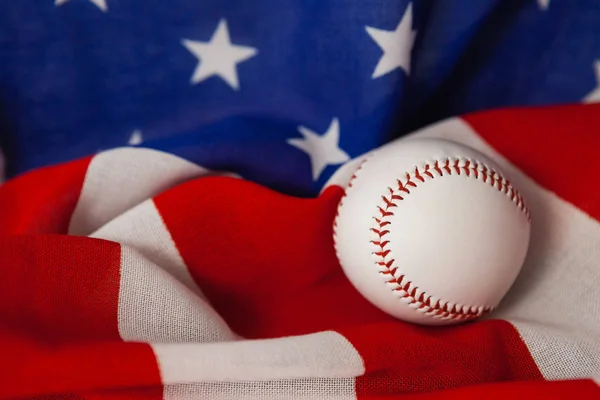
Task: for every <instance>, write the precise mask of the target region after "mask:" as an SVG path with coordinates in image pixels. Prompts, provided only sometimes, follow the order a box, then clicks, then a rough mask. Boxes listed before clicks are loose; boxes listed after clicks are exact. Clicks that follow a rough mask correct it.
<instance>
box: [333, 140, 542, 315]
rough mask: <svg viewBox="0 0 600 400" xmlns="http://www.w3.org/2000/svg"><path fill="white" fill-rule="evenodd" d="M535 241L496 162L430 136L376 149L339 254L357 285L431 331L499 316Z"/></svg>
mask: <svg viewBox="0 0 600 400" xmlns="http://www.w3.org/2000/svg"><path fill="white" fill-rule="evenodd" d="M529 237H530V216H529V211H528V209H527V206H526V204H525V202H524V200H523V198H522V196H521V194H520V193H519V192H518V190H517V188H515V187H514V186H513V184H512V183H511V182H510V181H509V180H508V177H507V176H506V175H505V173H504V172H502V171H501V170H500V168H499V167H498V165H496V163H494V162H493V161H492V160H491V159H489V158H488V157H486V156H484V155H483V154H481V153H480V152H478V151H476V150H474V149H472V148H470V147H467V146H464V145H461V144H458V143H455V142H451V141H447V140H442V139H429V138H428V139H423V138H421V139H417V138H415V139H408V140H405V141H402V142H401V143H394V144H393V145H390V146H383V147H381V148H380V149H378V150H375V151H373V152H371V153H369V154H368V156H367V157H365V158H364V159H363V161H362V163H361V164H360V165H359V166H358V167H357V169H356V170H355V172H354V175H353V177H352V179H351V180H350V182H349V183H348V185H347V187H346V190H345V194H344V196H343V198H342V200H341V201H340V203H339V205H338V210H337V215H336V218H335V223H334V243H335V250H336V254H337V257H338V260H339V262H340V264H341V266H342V269H343V271H344V273H345V275H346V276H347V278H348V279H349V281H350V282H351V283H352V284H353V285H354V287H355V288H356V289H357V290H358V291H359V292H360V293H361V294H362V296H364V297H365V298H366V299H367V300H368V301H370V302H371V303H372V304H374V305H375V306H376V307H378V308H380V309H381V310H383V311H385V312H387V313H388V314H390V315H392V316H394V317H396V318H399V319H401V320H404V321H408V322H412V323H417V324H424V325H447V324H456V323H460V322H465V321H469V320H473V319H476V318H479V317H481V316H483V315H486V314H488V313H490V312H491V311H493V310H494V309H495V308H496V307H497V306H498V304H499V303H500V301H501V300H502V298H503V297H504V296H505V295H506V293H507V292H508V290H509V289H510V287H511V286H512V284H513V283H514V281H515V279H516V278H517V276H518V274H519V272H520V270H521V267H522V265H523V263H524V260H525V256H526V254H527V249H528V246H529Z"/></svg>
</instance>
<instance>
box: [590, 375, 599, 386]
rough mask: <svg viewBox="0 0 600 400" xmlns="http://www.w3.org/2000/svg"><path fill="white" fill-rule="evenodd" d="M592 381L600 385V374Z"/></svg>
mask: <svg viewBox="0 0 600 400" xmlns="http://www.w3.org/2000/svg"><path fill="white" fill-rule="evenodd" d="M592 381H593V382H594V383H595V384H596V385H598V386H599V387H600V375H599V376H598V377H596V378H594V379H592Z"/></svg>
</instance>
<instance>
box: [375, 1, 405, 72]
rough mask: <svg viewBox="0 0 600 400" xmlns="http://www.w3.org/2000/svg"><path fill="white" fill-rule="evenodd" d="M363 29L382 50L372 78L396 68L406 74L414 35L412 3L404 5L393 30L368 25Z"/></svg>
mask: <svg viewBox="0 0 600 400" xmlns="http://www.w3.org/2000/svg"><path fill="white" fill-rule="evenodd" d="M365 29H366V30H367V33H368V34H369V35H370V36H371V38H372V39H373V40H374V41H375V42H376V43H377V44H378V45H379V47H380V48H381V50H383V55H382V56H381V58H380V59H379V62H378V63H377V66H376V67H375V71H373V75H372V77H373V79H374V78H378V77H380V76H382V75H385V74H387V73H388V72H391V71H393V70H395V69H396V68H402V69H403V70H404V71H405V72H406V73H407V74H408V73H409V72H410V53H411V50H412V47H413V44H414V42H415V36H416V32H415V31H413V30H412V4H409V5H408V7H406V11H405V12H404V15H403V16H402V20H401V21H400V23H399V24H398V26H397V27H396V29H395V30H393V31H385V30H382V29H377V28H373V27H370V26H367V27H365Z"/></svg>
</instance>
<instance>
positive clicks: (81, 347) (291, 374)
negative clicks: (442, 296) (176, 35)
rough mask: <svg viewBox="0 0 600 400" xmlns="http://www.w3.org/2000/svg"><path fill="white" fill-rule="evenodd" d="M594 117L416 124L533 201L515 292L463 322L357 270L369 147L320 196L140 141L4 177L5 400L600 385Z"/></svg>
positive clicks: (402, 395)
mask: <svg viewBox="0 0 600 400" xmlns="http://www.w3.org/2000/svg"><path fill="white" fill-rule="evenodd" d="M599 128H600V105H585V106H584V105H574V106H560V107H552V108H540V109H514V110H497V111H488V112H484V113H478V114H472V115H466V116H463V117H461V118H452V119H448V120H445V121H442V122H440V123H438V124H435V125H431V126H429V127H427V128H425V129H422V130H419V131H417V132H414V133H413V134H412V135H410V136H409V137H411V136H421V137H443V138H447V139H451V140H455V141H458V142H461V143H464V144H467V145H469V146H472V147H474V148H476V149H478V150H480V151H482V152H484V153H485V154H487V155H488V156H490V157H492V158H493V159H494V160H495V161H496V162H497V163H499V164H500V165H501V166H502V167H503V168H504V169H505V170H506V171H507V172H508V173H509V175H510V176H511V177H512V178H513V181H514V182H515V184H516V185H517V186H518V187H519V188H521V191H522V193H523V196H524V197H525V198H526V199H527V201H528V204H529V208H530V211H531V215H532V240H531V247H530V250H529V254H528V258H527V261H526V264H525V266H524V268H523V270H522V272H521V274H520V276H519V277H518V279H517V282H516V283H515V285H514V286H513V288H512V289H511V291H510V292H509V294H508V295H507V297H506V298H505V299H504V301H503V302H502V303H501V305H500V307H499V308H498V309H497V310H496V311H494V312H493V313H492V314H490V315H489V316H487V317H485V318H484V319H483V320H479V321H473V322H469V323H466V324H461V325H457V326H449V327H426V326H418V325H413V324H409V323H406V322H403V321H399V320H396V319H394V318H392V317H390V316H388V315H386V314H384V313H383V312H381V311H379V310H378V309H377V308H375V307H373V306H372V305H371V304H370V303H368V302H367V301H366V300H365V299H364V298H362V297H361V295H360V294H359V293H358V292H357V291H356V290H355V289H354V288H353V287H352V285H351V284H350V283H349V282H348V280H347V279H346V277H345V276H344V274H343V272H342V270H341V268H340V266H339V264H338V262H337V260H336V256H335V252H334V250H333V243H332V222H333V218H334V214H335V211H336V206H337V204H338V202H339V200H340V197H341V195H342V194H343V190H344V186H345V185H346V183H347V181H348V179H349V177H350V175H351V174H352V171H353V166H354V165H355V163H356V162H358V161H359V160H360V157H359V158H356V159H353V160H351V161H350V162H349V163H347V164H345V165H344V166H342V167H341V168H340V169H339V170H338V171H337V172H336V173H335V174H334V175H333V176H332V177H331V179H330V180H329V182H328V183H327V184H326V185H325V187H324V188H323V190H322V191H321V193H320V194H319V195H318V196H316V197H314V198H298V197H293V196H289V195H286V194H283V193H279V192H277V191H275V190H272V189H269V188H266V187H264V186H262V185H260V184H258V183H255V182H251V181H249V180H245V179H242V178H240V177H238V176H236V175H235V174H232V173H230V172H228V171H209V170H207V169H205V168H203V167H201V166H198V165H195V164H192V163H190V162H188V161H185V160H183V159H181V158H178V157H176V156H174V155H171V154H168V153H163V152H160V151H156V150H151V149H144V148H118V149H114V150H109V151H105V152H101V153H98V154H95V155H93V156H90V157H87V158H83V159H78V160H74V161H72V162H68V163H63V164H59V165H56V166H51V167H45V168H41V169H37V170H34V171H31V172H29V173H26V174H23V175H21V176H19V177H16V178H14V179H12V180H9V181H8V182H6V183H5V184H3V185H2V186H0V354H1V355H2V356H1V359H0V399H3V400H4V399H42V398H44V399H49V398H60V399H165V400H172V399H182V400H183V399H201V398H202V399H204V398H206V399H250V398H256V399H292V398H313V399H415V400H416V399H423V400H424V399H427V400H434V399H481V398H486V399H504V398H509V397H513V398H525V397H527V396H538V397H540V398H545V399H572V398H573V397H576V398H600V386H598V381H596V382H595V381H594V378H596V379H597V378H598V377H600V307H599V306H598V304H600V301H599V300H600V285H598V283H599V282H600V264H599V262H598V259H600V246H598V243H599V239H600V222H599V219H600V190H599V189H598V188H597V186H596V185H595V178H596V175H597V173H598V172H599V171H600V159H599V158H597V155H596V153H597V149H598V148H600V136H598V135H597V130H598V129H599ZM397 140H399V141H402V140H405V139H404V138H402V139H397Z"/></svg>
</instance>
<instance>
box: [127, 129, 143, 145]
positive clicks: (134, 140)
mask: <svg viewBox="0 0 600 400" xmlns="http://www.w3.org/2000/svg"><path fill="white" fill-rule="evenodd" d="M143 141H144V138H143V136H142V131H140V130H139V129H136V130H135V131H133V133H132V134H131V136H130V137H129V141H128V142H127V144H128V145H130V146H137V145H138V144H142V142H143Z"/></svg>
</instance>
